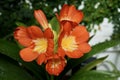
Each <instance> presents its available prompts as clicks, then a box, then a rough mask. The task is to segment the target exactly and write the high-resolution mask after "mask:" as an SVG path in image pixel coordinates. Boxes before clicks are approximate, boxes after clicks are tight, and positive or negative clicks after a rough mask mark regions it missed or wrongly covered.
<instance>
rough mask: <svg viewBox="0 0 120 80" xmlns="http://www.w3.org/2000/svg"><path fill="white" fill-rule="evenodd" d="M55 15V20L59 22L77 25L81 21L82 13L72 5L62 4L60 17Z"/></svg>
mask: <svg viewBox="0 0 120 80" xmlns="http://www.w3.org/2000/svg"><path fill="white" fill-rule="evenodd" d="M56 15H57V18H58V19H59V21H60V22H64V21H69V22H72V23H74V24H79V23H80V22H81V21H82V19H83V13H82V12H81V11H80V10H77V9H76V8H75V6H74V5H71V6H68V5H67V4H64V5H63V7H62V9H61V11H60V16H58V14H56Z"/></svg>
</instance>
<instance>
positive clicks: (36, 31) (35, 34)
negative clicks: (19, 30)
mask: <svg viewBox="0 0 120 80" xmlns="http://www.w3.org/2000/svg"><path fill="white" fill-rule="evenodd" d="M27 32H28V34H29V36H30V37H31V38H32V39H37V38H41V37H43V32H42V31H41V29H40V28H39V27H37V26H30V27H28V28H27Z"/></svg>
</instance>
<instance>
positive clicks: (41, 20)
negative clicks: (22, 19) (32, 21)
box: [34, 10, 48, 29]
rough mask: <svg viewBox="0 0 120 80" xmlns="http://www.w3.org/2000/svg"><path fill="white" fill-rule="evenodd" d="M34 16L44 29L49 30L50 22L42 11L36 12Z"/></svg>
mask: <svg viewBox="0 0 120 80" xmlns="http://www.w3.org/2000/svg"><path fill="white" fill-rule="evenodd" d="M34 16H35V18H36V19H37V21H38V22H39V24H41V26H42V27H43V28H44V29H47V28H48V22H47V19H46V16H45V14H44V13H43V11H42V10H35V11H34Z"/></svg>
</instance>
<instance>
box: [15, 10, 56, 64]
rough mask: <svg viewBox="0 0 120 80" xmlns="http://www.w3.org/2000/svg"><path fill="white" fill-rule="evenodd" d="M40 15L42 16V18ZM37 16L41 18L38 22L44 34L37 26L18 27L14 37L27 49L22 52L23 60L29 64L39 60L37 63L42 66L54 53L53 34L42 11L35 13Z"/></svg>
mask: <svg viewBox="0 0 120 80" xmlns="http://www.w3.org/2000/svg"><path fill="white" fill-rule="evenodd" d="M39 15H42V18H41V16H40V17H39ZM35 16H38V17H39V18H37V20H38V21H39V22H40V24H41V25H42V26H43V28H44V29H45V31H44V32H42V31H41V29H40V28H39V27H37V26H30V27H18V28H16V30H15V32H14V37H15V39H16V40H18V42H19V43H20V44H21V45H23V46H24V47H25V48H24V49H22V50H21V51H20V56H21V58H22V59H23V60H24V61H27V62H29V61H33V60H36V59H37V63H38V64H40V65H41V64H42V63H43V62H45V61H46V57H47V56H49V55H51V53H52V51H53V48H54V43H53V33H52V31H51V29H50V28H48V23H47V20H46V17H45V15H44V14H43V12H42V11H41V10H38V11H35ZM40 18H41V21H42V22H41V21H40Z"/></svg>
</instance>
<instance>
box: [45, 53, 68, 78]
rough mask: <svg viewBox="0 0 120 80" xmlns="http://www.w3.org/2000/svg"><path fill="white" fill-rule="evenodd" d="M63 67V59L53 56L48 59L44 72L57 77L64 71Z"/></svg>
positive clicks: (64, 62) (64, 61) (64, 63)
mask: <svg viewBox="0 0 120 80" xmlns="http://www.w3.org/2000/svg"><path fill="white" fill-rule="evenodd" d="M65 65H66V60H65V58H63V57H60V56H58V55H57V54H54V55H52V56H50V57H49V59H48V62H47V64H46V71H47V72H48V73H49V74H51V75H56V76H58V75H59V74H60V73H61V72H62V71H63V70H64V67H65Z"/></svg>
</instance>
